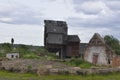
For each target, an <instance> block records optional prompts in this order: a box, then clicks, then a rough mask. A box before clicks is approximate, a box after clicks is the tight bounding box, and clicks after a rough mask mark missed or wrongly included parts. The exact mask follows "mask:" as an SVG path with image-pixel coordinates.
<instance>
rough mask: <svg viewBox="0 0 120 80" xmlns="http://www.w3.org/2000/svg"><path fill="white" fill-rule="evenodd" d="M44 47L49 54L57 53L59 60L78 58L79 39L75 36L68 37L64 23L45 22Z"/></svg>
mask: <svg viewBox="0 0 120 80" xmlns="http://www.w3.org/2000/svg"><path fill="white" fill-rule="evenodd" d="M44 23H45V28H44V45H45V47H46V48H47V49H48V50H49V51H51V52H57V53H58V52H59V57H60V58H65V57H78V56H79V43H80V39H79V37H78V36H77V35H68V27H67V24H66V22H64V21H54V20H45V21H44Z"/></svg>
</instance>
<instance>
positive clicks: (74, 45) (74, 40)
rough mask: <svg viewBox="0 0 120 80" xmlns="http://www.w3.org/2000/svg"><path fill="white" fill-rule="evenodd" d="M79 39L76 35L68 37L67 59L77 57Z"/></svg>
mask: <svg viewBox="0 0 120 80" xmlns="http://www.w3.org/2000/svg"><path fill="white" fill-rule="evenodd" d="M79 44H80V39H79V37H78V36H77V35H68V40H67V54H66V56H67V57H79V56H80V54H79V53H80V52H79Z"/></svg>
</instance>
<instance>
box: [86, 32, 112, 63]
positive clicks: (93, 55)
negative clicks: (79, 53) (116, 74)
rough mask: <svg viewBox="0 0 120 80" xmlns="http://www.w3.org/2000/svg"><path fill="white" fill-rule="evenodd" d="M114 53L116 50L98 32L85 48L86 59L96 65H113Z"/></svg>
mask: <svg viewBox="0 0 120 80" xmlns="http://www.w3.org/2000/svg"><path fill="white" fill-rule="evenodd" d="M113 55H114V51H113V50H112V49H111V48H110V47H109V46H108V45H107V44H106V43H105V41H104V39H103V38H102V37H101V36H100V35H99V34H98V33H95V34H94V35H93V37H92V38H91V39H90V41H89V43H88V46H87V48H86V50H85V53H84V59H85V60H86V61H88V62H90V63H93V64H96V65H111V64H112V60H113Z"/></svg>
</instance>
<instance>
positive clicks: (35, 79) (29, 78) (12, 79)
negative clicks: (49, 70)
mask: <svg viewBox="0 0 120 80" xmlns="http://www.w3.org/2000/svg"><path fill="white" fill-rule="evenodd" d="M0 80H120V73H114V74H109V75H88V76H80V75H76V76H75V75H54V76H50V75H48V76H42V75H41V76H37V75H35V74H20V73H11V72H7V71H0Z"/></svg>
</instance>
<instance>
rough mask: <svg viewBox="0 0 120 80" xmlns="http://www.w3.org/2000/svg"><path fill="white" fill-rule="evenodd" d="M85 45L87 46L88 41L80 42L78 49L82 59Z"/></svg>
mask: <svg viewBox="0 0 120 80" xmlns="http://www.w3.org/2000/svg"><path fill="white" fill-rule="evenodd" d="M87 46H88V43H80V47H79V51H80V57H81V58H82V59H83V58H84V53H85V50H86V48H87Z"/></svg>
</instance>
